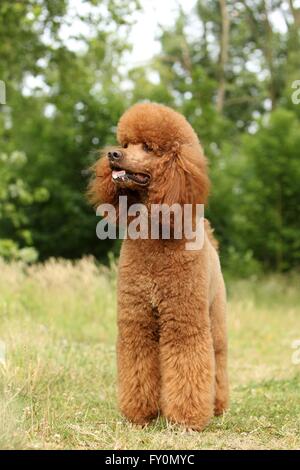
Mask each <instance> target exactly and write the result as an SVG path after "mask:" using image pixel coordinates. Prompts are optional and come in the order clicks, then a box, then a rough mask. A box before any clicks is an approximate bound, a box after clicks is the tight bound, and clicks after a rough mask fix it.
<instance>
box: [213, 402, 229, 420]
mask: <svg viewBox="0 0 300 470" xmlns="http://www.w3.org/2000/svg"><path fill="white" fill-rule="evenodd" d="M227 409H228V400H227V399H225V400H222V399H218V398H217V399H216V401H215V408H214V415H215V416H221V415H222V414H223V413H225V411H226V410H227Z"/></svg>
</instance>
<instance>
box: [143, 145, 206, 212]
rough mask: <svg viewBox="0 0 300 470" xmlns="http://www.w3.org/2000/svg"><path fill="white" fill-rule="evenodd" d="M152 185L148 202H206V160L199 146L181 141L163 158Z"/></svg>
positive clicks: (170, 203) (169, 203)
mask: <svg viewBox="0 0 300 470" xmlns="http://www.w3.org/2000/svg"><path fill="white" fill-rule="evenodd" d="M155 173H156V174H155V178H154V180H153V183H152V185H151V188H150V189H151V191H150V194H149V202H150V203H151V204H162V203H165V204H168V205H169V206H171V205H172V204H175V203H178V204H181V205H183V204H193V205H194V204H205V202H206V200H207V196H208V192H209V179H208V175H207V168H206V159H205V157H204V155H203V152H202V149H201V147H200V144H199V145H187V144H183V145H180V146H177V147H175V150H174V149H173V150H172V152H171V153H170V154H165V155H164V156H163V157H162V160H161V163H160V164H159V165H158V168H157V170H156V172H155Z"/></svg>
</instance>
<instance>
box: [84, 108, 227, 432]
mask: <svg viewBox="0 0 300 470" xmlns="http://www.w3.org/2000/svg"><path fill="white" fill-rule="evenodd" d="M117 138H118V142H119V145H120V147H117V148H122V149H123V150H122V151H123V153H124V162H125V164H126V165H127V167H128V168H129V169H134V171H137V172H139V171H140V172H143V171H147V172H149V173H150V174H151V181H150V184H149V186H148V187H147V188H143V189H141V188H136V187H135V186H134V185H132V186H130V185H129V186H127V187H126V185H125V187H124V186H122V185H117V184H115V183H114V182H113V181H112V170H111V167H110V164H109V161H108V158H107V156H106V153H105V152H104V155H103V157H102V158H100V159H99V161H98V162H97V163H96V165H95V167H94V171H95V177H94V179H93V180H92V181H91V183H90V187H89V198H90V200H91V202H92V203H93V204H95V205H97V204H99V203H100V202H105V203H112V204H114V205H115V206H116V208H118V197H119V195H121V194H127V195H128V197H129V201H131V202H137V201H139V202H143V203H145V204H147V205H150V204H153V203H167V204H169V205H171V204H173V203H180V204H184V203H191V204H193V205H195V204H197V203H205V202H206V200H207V196H208V192H209V179H208V176H207V169H206V159H205V157H204V154H203V151H202V148H201V145H200V143H199V141H198V138H197V135H196V134H195V132H194V130H193V129H192V127H191V126H190V124H189V123H188V122H187V121H186V119H185V118H184V117H183V116H182V115H180V114H179V113H177V112H175V111H174V110H172V109H170V108H168V107H166V106H162V105H159V104H156V103H143V104H136V105H134V106H133V107H131V108H130V109H129V110H127V111H126V112H125V113H124V115H123V116H122V117H121V119H120V121H119V124H118V130H117ZM142 144H147V145H148V146H149V147H150V149H151V152H150V154H146V153H145V152H144V151H143V150H142ZM205 234H206V235H205V240H204V245H203V248H202V249H201V250H198V251H187V250H185V247H184V240H175V239H171V240H161V239H160V240H150V239H149V240H142V239H138V240H131V239H126V240H124V242H123V245H122V249H121V254H120V261H119V278H118V344H117V356H118V396H119V404H120V408H121V410H122V412H123V414H124V415H125V416H126V417H127V418H128V419H129V420H131V421H132V422H134V423H137V424H146V423H147V422H148V421H149V420H151V419H153V418H155V417H156V416H157V415H158V414H159V413H160V414H162V415H164V416H165V417H166V418H167V419H168V420H170V421H172V422H175V423H179V424H182V425H184V426H185V427H188V428H192V429H196V430H201V429H203V427H204V426H206V425H207V424H208V422H209V420H210V419H211V417H212V416H213V414H220V413H222V412H223V411H224V410H225V409H226V408H227V406H228V379H227V338H226V336H227V335H226V320H225V310H226V295H225V287H224V282H223V277H222V273H221V268H220V263H219V258H218V254H217V250H216V248H217V244H216V241H215V240H214V237H213V234H212V230H211V228H210V225H209V222H208V221H206V223H205Z"/></svg>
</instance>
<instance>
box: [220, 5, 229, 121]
mask: <svg viewBox="0 0 300 470" xmlns="http://www.w3.org/2000/svg"><path fill="white" fill-rule="evenodd" d="M219 3H220V10H221V21H222V30H221V38H220V68H219V88H218V93H217V111H218V112H219V113H222V111H223V107H224V98H225V91H226V64H227V61H228V48H229V28H230V20H229V15H228V10H227V5H226V0H219Z"/></svg>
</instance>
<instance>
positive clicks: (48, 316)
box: [0, 259, 300, 449]
mask: <svg viewBox="0 0 300 470" xmlns="http://www.w3.org/2000/svg"><path fill="white" fill-rule="evenodd" d="M0 270H1V283H0V393H1V395H0V448H22V449H75V448H76V449H285V448H288V449H295V448H300V419H299V416H300V364H297V363H296V362H297V361H296V360H294V361H292V356H293V354H294V357H296V354H295V349H293V348H292V343H293V341H295V340H297V339H300V292H299V284H300V276H297V275H293V276H288V277H280V276H272V277H266V278H263V279H255V278H253V279H250V280H249V279H248V280H240V281H233V280H231V281H228V282H227V287H228V297H229V302H228V326H229V341H230V350H229V364H230V381H231V406H230V410H229V411H228V412H227V413H226V414H225V415H224V416H223V417H221V418H215V419H214V420H213V421H212V422H211V424H210V425H209V426H208V427H207V428H206V430H205V431H204V432H202V433H197V432H186V431H184V430H182V429H180V428H178V427H176V426H174V425H170V424H168V423H166V422H165V420H163V419H159V420H157V421H155V422H154V423H153V424H151V425H150V426H148V427H147V428H144V429H142V428H139V427H135V426H132V425H131V424H129V423H128V422H126V420H124V419H123V417H122V416H121V415H120V414H119V411H118V409H117V406H116V365H115V363H116V358H115V346H114V345H115V338H116V305H115V304H116V300H115V286H116V269H115V267H114V266H113V267H112V268H111V269H108V268H103V267H101V268H98V267H96V265H95V264H94V262H93V260H92V259H83V260H81V261H79V262H77V263H76V264H73V263H71V262H69V261H55V260H52V261H48V262H47V263H46V264H44V265H35V266H31V267H29V268H27V269H26V270H25V269H24V268H22V266H21V265H18V264H11V265H8V264H5V263H3V262H1V263H0Z"/></svg>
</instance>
